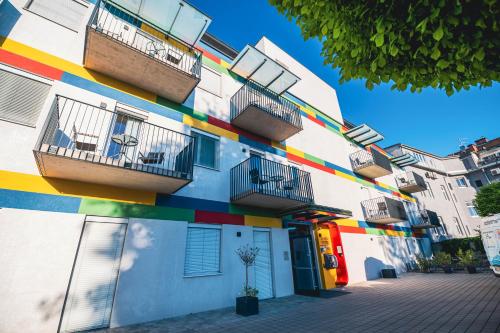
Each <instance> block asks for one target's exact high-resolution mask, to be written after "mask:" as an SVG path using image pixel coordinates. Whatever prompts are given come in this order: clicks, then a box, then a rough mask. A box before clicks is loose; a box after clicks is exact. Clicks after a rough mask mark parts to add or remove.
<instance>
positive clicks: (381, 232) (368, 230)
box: [365, 228, 385, 236]
mask: <svg viewBox="0 0 500 333" xmlns="http://www.w3.org/2000/svg"><path fill="white" fill-rule="evenodd" d="M365 230H366V233H367V234H370V235H381V236H384V235H385V231H384V229H375V228H365Z"/></svg>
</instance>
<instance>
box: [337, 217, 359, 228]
mask: <svg viewBox="0 0 500 333" xmlns="http://www.w3.org/2000/svg"><path fill="white" fill-rule="evenodd" d="M335 223H337V224H338V225H342V226H346V227H359V224H358V221H357V220H353V219H339V220H335Z"/></svg>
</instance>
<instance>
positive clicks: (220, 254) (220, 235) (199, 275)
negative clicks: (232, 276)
mask: <svg viewBox="0 0 500 333" xmlns="http://www.w3.org/2000/svg"><path fill="white" fill-rule="evenodd" d="M189 229H216V230H218V231H219V271H218V272H209V273H208V272H206V273H203V272H201V273H197V274H186V259H187V256H186V255H187V249H188V234H189ZM222 243H223V241H222V226H221V225H219V224H215V225H211V224H201V223H196V224H195V225H188V226H187V229H186V247H185V249H184V267H183V276H184V278H197V277H204V276H217V275H222Z"/></svg>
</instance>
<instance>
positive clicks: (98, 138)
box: [38, 96, 195, 180]
mask: <svg viewBox="0 0 500 333" xmlns="http://www.w3.org/2000/svg"><path fill="white" fill-rule="evenodd" d="M194 146H195V139H194V138H193V137H192V136H189V135H186V134H183V133H180V132H176V131H172V130H169V129H166V128H163V127H160V126H156V125H153V124H150V123H147V122H145V121H144V120H143V119H140V118H137V117H134V116H133V115H131V114H130V113H126V111H122V110H121V109H117V110H115V111H109V110H106V109H103V108H100V107H96V106H92V105H90V104H86V103H82V102H79V101H76V100H74V99H70V98H67V97H62V96H56V99H55V103H54V107H53V110H52V113H51V115H50V119H49V121H48V124H47V127H46V130H45V132H44V133H43V136H42V138H41V141H40V144H39V147H38V151H40V152H43V153H47V154H53V155H57V156H61V157H67V158H71V159H77V160H83V161H86V162H91V163H98V164H104V165H110V166H115V167H121V168H126V169H130V170H137V171H142V172H146V173H150V174H156V175H161V176H168V177H173V178H180V179H184V180H192V177H193V160H194V159H193V157H194Z"/></svg>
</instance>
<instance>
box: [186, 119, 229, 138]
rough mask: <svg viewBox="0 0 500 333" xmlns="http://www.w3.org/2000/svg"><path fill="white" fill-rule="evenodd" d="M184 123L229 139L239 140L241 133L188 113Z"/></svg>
mask: <svg viewBox="0 0 500 333" xmlns="http://www.w3.org/2000/svg"><path fill="white" fill-rule="evenodd" d="M183 123H184V124H186V125H189V126H191V127H195V128H197V129H200V130H202V131H205V132H209V133H211V134H215V135H218V136H222V137H225V138H228V139H230V140H233V141H238V140H239V135H238V134H236V133H234V132H230V131H228V130H225V129H223V128H220V127H217V126H215V125H212V124H209V123H207V122H205V121H201V120H198V119H195V118H193V117H190V116H188V115H184V118H183Z"/></svg>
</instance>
